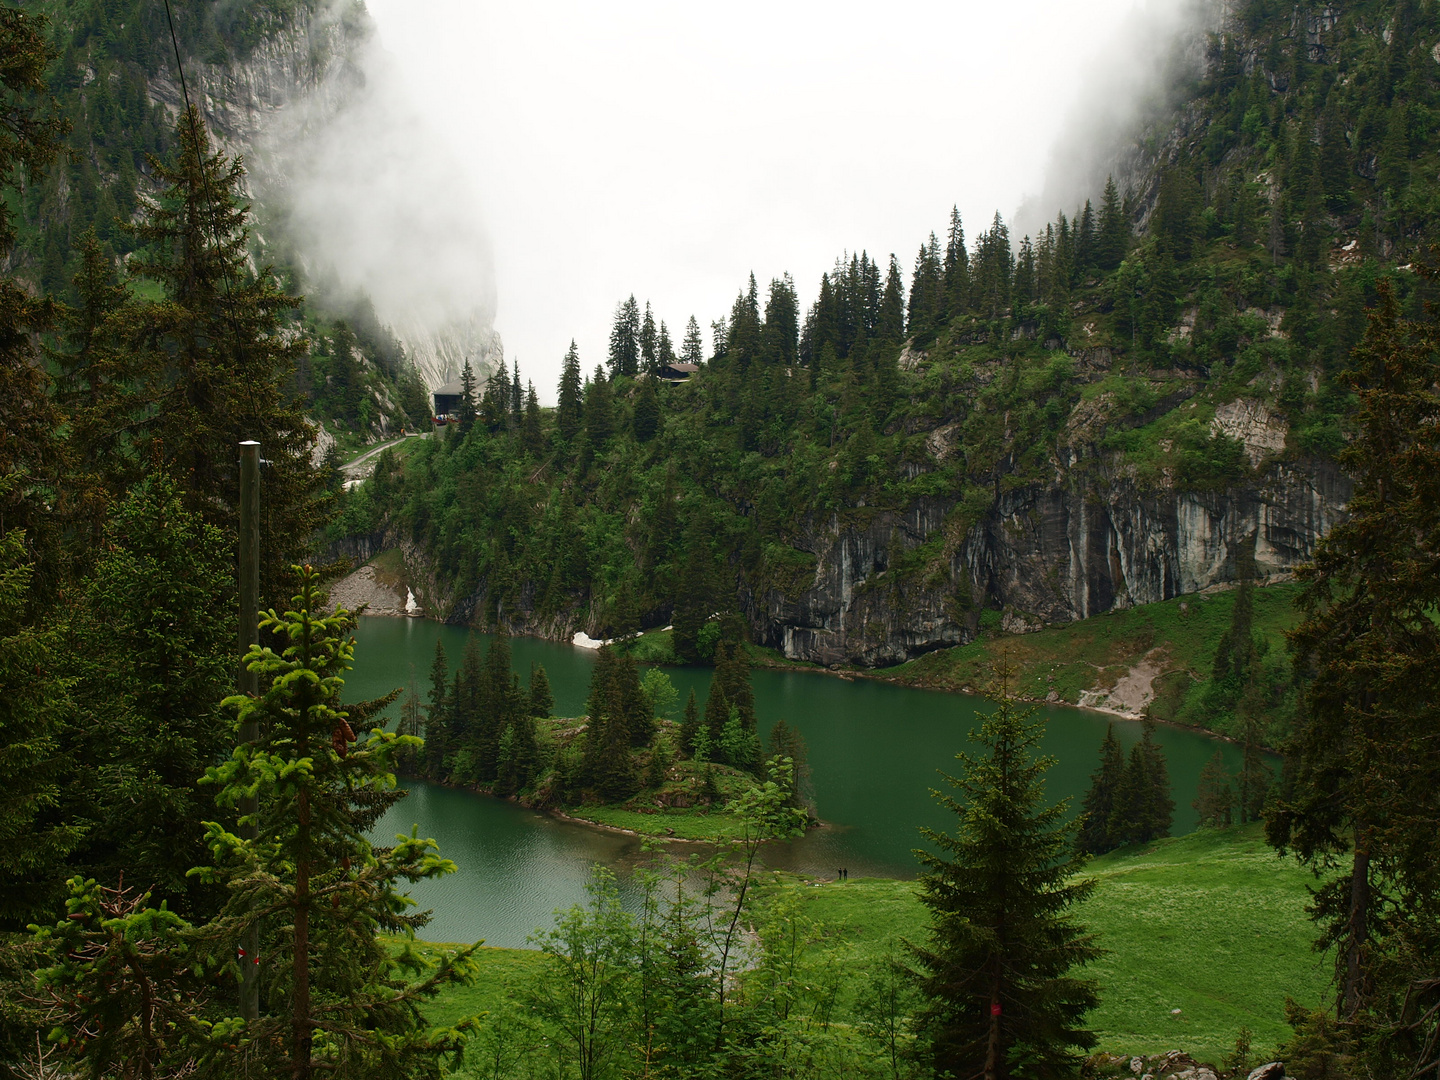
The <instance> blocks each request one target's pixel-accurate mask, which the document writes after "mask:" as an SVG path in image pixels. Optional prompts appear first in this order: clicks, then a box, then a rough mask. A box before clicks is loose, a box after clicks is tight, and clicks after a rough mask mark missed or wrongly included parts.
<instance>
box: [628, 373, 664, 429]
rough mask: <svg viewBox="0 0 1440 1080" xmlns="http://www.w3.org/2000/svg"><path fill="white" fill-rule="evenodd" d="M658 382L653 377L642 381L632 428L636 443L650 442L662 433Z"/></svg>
mask: <svg viewBox="0 0 1440 1080" xmlns="http://www.w3.org/2000/svg"><path fill="white" fill-rule="evenodd" d="M657 381H658V380H657V379H655V378H653V377H652V378H648V379H644V380H642V381H641V383H640V390H639V393H638V394H636V396H635V412H634V415H633V416H632V418H631V428H632V430H633V432H634V434H635V441H636V442H641V443H646V442H649V441H650V440H651V439H653V438H655V436H656V435H657V434H659V432H660V394H659V391H658V390H657V389H656V382H657Z"/></svg>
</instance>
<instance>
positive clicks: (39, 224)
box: [10, 0, 430, 448]
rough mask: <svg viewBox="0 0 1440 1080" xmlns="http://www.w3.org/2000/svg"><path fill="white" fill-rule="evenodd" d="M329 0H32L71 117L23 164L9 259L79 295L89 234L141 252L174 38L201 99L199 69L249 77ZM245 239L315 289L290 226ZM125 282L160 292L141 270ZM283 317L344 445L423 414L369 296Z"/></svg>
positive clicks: (312, 399)
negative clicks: (51, 150)
mask: <svg viewBox="0 0 1440 1080" xmlns="http://www.w3.org/2000/svg"><path fill="white" fill-rule="evenodd" d="M324 6H325V5H322V4H316V3H315V2H313V0H263V2H260V3H251V4H215V3H210V2H207V0H176V2H174V3H172V4H171V5H170V12H171V14H172V15H173V22H172V21H171V20H169V19H167V17H166V8H165V5H164V4H163V3H162V2H160V0H122V2H118V3H117V2H102V0H43V2H32V3H30V4H28V5H26V7H27V9H28V10H32V11H34V12H35V13H36V14H38V15H43V16H45V18H46V19H47V20H48V24H49V25H48V30H49V37H50V43H51V48H52V50H53V52H54V54H55V56H54V59H53V60H52V61H51V63H50V65H49V67H48V69H47V71H46V82H47V85H48V86H49V88H50V90H51V92H52V93H53V94H54V96H55V98H56V100H57V102H58V109H57V112H58V114H59V115H60V116H62V117H63V118H64V119H65V120H66V121H67V123H68V124H69V131H68V132H67V134H66V135H65V147H66V149H67V150H68V154H67V155H66V157H65V158H64V159H63V160H61V161H59V162H57V163H56V164H55V165H54V166H52V167H50V168H48V169H46V170H44V171H41V172H37V173H36V174H35V175H33V176H31V177H28V178H27V182H26V183H25V185H24V188H23V195H22V199H21V202H20V207H19V209H20V215H19V223H18V224H19V237H18V243H17V245H16V248H15V250H14V252H13V253H12V254H11V256H10V265H11V267H12V269H13V270H14V272H15V273H17V274H18V275H19V276H20V277H22V278H23V279H25V280H27V281H29V282H31V283H33V285H34V286H36V287H37V288H38V289H39V290H40V291H42V292H44V293H45V294H46V295H49V296H54V297H61V298H65V299H67V300H74V299H76V298H77V296H78V293H77V292H76V286H75V284H74V279H75V276H76V274H77V273H78V272H79V270H80V267H81V265H82V261H83V250H84V238H85V237H86V236H87V235H88V234H90V233H92V232H93V234H94V237H95V242H96V244H97V246H98V249H99V251H100V252H101V253H102V254H103V255H104V256H105V257H106V258H108V259H113V260H116V261H117V262H124V261H125V260H128V259H129V258H130V257H131V256H132V255H134V254H135V253H136V252H137V251H138V250H139V248H140V247H141V246H142V244H143V240H142V238H141V237H139V236H138V235H137V234H136V232H135V231H134V230H133V228H130V227H129V226H130V224H131V223H133V221H134V220H135V219H136V217H137V215H138V214H139V213H140V212H141V211H142V209H143V204H144V202H145V200H146V199H149V198H153V197H154V196H155V195H156V194H157V193H158V192H159V191H160V189H161V183H160V181H159V179H158V177H157V176H156V174H155V167H154V161H156V160H159V161H171V160H173V157H174V154H175V151H176V143H175V120H176V117H177V116H178V115H179V113H180V110H181V107H182V104H183V96H184V88H182V87H181V85H180V79H179V77H178V75H177V73H176V70H177V69H176V59H175V58H176V51H177V49H178V51H179V54H180V57H181V59H182V60H183V61H184V63H185V65H186V67H187V69H188V72H189V78H190V85H189V87H188V89H189V92H190V93H191V95H192V96H193V97H194V98H195V99H196V100H200V99H203V98H204V97H205V96H206V87H205V85H204V81H203V80H202V79H201V78H200V77H199V76H200V75H201V74H202V73H208V72H211V71H219V72H226V73H229V77H230V78H231V79H235V80H242V81H243V80H244V79H245V78H246V77H247V75H246V65H247V63H249V62H251V60H252V58H253V57H254V54H255V53H256V51H257V49H261V48H263V47H264V46H266V45H267V44H269V43H271V42H272V41H273V39H275V38H276V37H279V36H283V35H285V34H287V33H295V32H296V27H297V24H301V23H306V20H307V19H309V18H310V17H311V16H313V14H314V12H315V11H316V9H318V8H322V7H324ZM172 25H173V29H174V37H173V39H172V36H171V28H172ZM306 25H308V24H306ZM320 44H323V43H317V45H316V48H317V51H318V50H319V45H320ZM316 62H321V61H319V60H317V61H316ZM249 77H250V78H254V76H249ZM246 134H247V133H245V132H240V131H236V132H221V133H220V135H221V141H222V145H225V144H226V142H227V140H226V136H227V135H230V136H233V138H231V139H230V140H229V145H227V146H226V148H227V149H228V150H229V151H230V152H231V153H236V152H241V153H243V152H244V151H246V150H248V149H249V147H247V146H246V145H245V138H244V136H245V135H246ZM240 195H241V197H242V198H246V199H247V200H249V199H252V198H253V195H252V194H251V190H250V185H249V184H248V182H245V181H242V184H241V187H240ZM254 225H255V223H253V222H252V228H253V227H254ZM251 247H252V257H253V258H255V259H256V261H257V262H259V263H262V264H263V263H265V262H269V263H270V264H271V265H272V268H273V270H274V271H275V273H276V274H277V277H278V279H279V280H280V282H281V283H282V287H283V288H284V290H285V291H286V292H288V293H289V294H291V295H296V296H299V295H302V294H303V293H304V292H305V291H306V290H307V288H308V287H309V286H308V283H307V282H306V280H305V278H304V275H303V273H302V272H301V271H300V268H299V264H298V262H297V260H296V259H295V257H294V254H293V252H292V251H291V249H290V247H289V246H288V245H287V244H286V242H285V236H284V233H283V229H281V228H279V227H278V226H273V224H272V223H271V222H260V223H259V228H258V229H256V230H255V231H254V232H253V233H252V240H251ZM130 287H131V289H132V291H134V292H136V294H137V295H138V296H141V297H143V298H146V299H154V298H155V295H156V294H155V293H153V292H147V286H146V285H145V284H144V283H143V282H141V281H140V280H138V279H132V281H131V283H130ZM287 327H288V328H289V329H290V330H292V332H299V333H302V334H304V335H306V337H307V338H308V340H309V342H310V347H309V348H308V349H306V350H304V351H302V352H301V353H300V354H299V355H298V358H297V362H296V365H295V374H294V377H293V379H292V382H291V389H292V391H293V392H294V393H297V394H299V395H300V396H301V397H302V398H303V399H304V400H305V402H306V408H307V411H308V412H309V414H310V415H311V416H312V417H314V418H315V419H317V420H319V421H322V422H323V423H324V425H325V427H326V429H327V431H329V432H330V433H332V434H333V435H335V436H337V437H338V439H339V441H340V442H341V444H342V446H344V447H347V448H348V447H351V446H354V445H357V444H359V443H361V442H365V441H369V440H370V439H371V438H373V437H374V436H376V435H378V434H380V433H382V432H385V431H389V430H391V429H398V428H399V427H401V426H404V425H406V424H408V425H409V426H410V427H411V428H412V429H414V428H415V427H417V426H418V425H420V424H422V423H424V421H425V420H426V419H427V418H428V416H429V411H430V410H429V404H428V401H427V398H426V393H425V388H424V387H423V385H421V383H420V381H419V379H418V378H416V377H415V373H414V370H413V368H412V366H411V364H410V362H409V360H408V359H407V357H406V355H405V350H404V348H403V346H402V345H401V344H400V342H398V341H397V340H396V339H395V337H394V335H393V334H392V333H391V331H390V330H389V329H388V328H387V327H385V326H384V325H382V324H381V323H380V322H379V320H378V319H377V318H376V316H375V312H374V309H373V307H371V306H370V304H369V303H368V302H367V301H366V300H364V299H363V298H356V299H350V300H347V301H344V302H341V303H334V302H331V303H326V304H318V305H317V304H315V303H313V302H312V303H309V304H307V305H304V306H302V307H300V308H298V309H297V310H296V311H295V312H293V313H291V314H290V315H289V316H288V317H287Z"/></svg>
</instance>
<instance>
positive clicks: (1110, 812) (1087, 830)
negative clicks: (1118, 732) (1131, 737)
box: [1075, 724, 1125, 855]
mask: <svg viewBox="0 0 1440 1080" xmlns="http://www.w3.org/2000/svg"><path fill="white" fill-rule="evenodd" d="M1124 775H1125V753H1124V751H1123V750H1121V748H1120V740H1119V739H1117V738H1116V737H1115V725H1114V724H1107V725H1106V727H1105V741H1104V742H1102V743H1101V744H1100V765H1099V767H1098V768H1097V769H1096V770H1095V771H1094V772H1093V773H1091V774H1090V790H1089V791H1088V792H1086V793H1085V801H1084V803H1082V804H1081V809H1080V813H1081V817H1080V830H1079V832H1078V833H1077V834H1076V838H1075V849H1076V850H1077V851H1078V852H1080V853H1082V854H1085V855H1103V854H1105V852H1107V851H1111V850H1113V849H1114V848H1116V847H1119V842H1117V841H1116V840H1115V839H1114V838H1113V822H1112V819H1113V816H1114V813H1115V798H1116V794H1117V793H1118V792H1119V790H1120V784H1121V781H1122V779H1123V778H1124Z"/></svg>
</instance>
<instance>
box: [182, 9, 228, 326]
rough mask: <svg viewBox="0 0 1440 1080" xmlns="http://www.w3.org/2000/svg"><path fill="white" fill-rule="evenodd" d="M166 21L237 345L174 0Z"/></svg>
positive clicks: (224, 267)
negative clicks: (208, 208) (186, 76)
mask: <svg viewBox="0 0 1440 1080" xmlns="http://www.w3.org/2000/svg"><path fill="white" fill-rule="evenodd" d="M165 22H166V23H167V24H168V25H169V27H170V45H171V47H172V48H173V49H174V50H175V70H176V71H177V72H179V74H180V94H181V96H182V97H183V98H184V99H185V116H186V118H187V119H188V120H189V121H190V141H191V142H192V143H194V144H195V169H196V171H197V172H199V174H200V186H201V188H202V189H203V193H204V195H205V198H206V200H207V201H208V202H209V203H210V239H211V240H212V241H213V242H214V244H215V254H216V257H217V258H219V259H220V283H221V285H222V286H223V287H224V290H225V305H224V307H225V316H226V319H227V320H228V321H229V322H230V329H231V330H232V331H237V332H236V335H235V346H236V349H237V351H238V349H239V348H240V335H239V333H238V327H237V326H236V325H235V313H234V310H233V305H232V304H231V302H230V268H229V266H228V264H227V263H226V261H225V259H224V257H223V256H222V254H221V248H220V231H219V228H218V226H217V225H216V222H215V218H216V209H215V195H214V193H213V192H212V191H211V190H210V176H209V174H208V173H207V172H206V170H205V160H204V158H202V157H201V156H200V129H199V128H198V127H197V126H196V123H195V118H196V116H197V115H198V114H199V110H197V109H196V108H195V107H194V105H192V104H191V102H190V88H189V86H188V84H187V83H186V81H185V64H184V62H183V61H182V60H181V59H180V39H179V37H178V36H176V34H175V16H174V15H173V14H172V13H171V11H170V0H165Z"/></svg>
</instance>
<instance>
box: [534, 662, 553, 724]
mask: <svg viewBox="0 0 1440 1080" xmlns="http://www.w3.org/2000/svg"><path fill="white" fill-rule="evenodd" d="M529 704H530V715H531V716H536V717H540V718H542V719H544V718H546V717H548V716H549V715H550V714H551V713H552V712H554V710H555V695H554V694H553V693H552V692H551V690H550V676H549V675H547V674H546V673H545V665H543V664H539V663H532V664H531V665H530V695H529Z"/></svg>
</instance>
